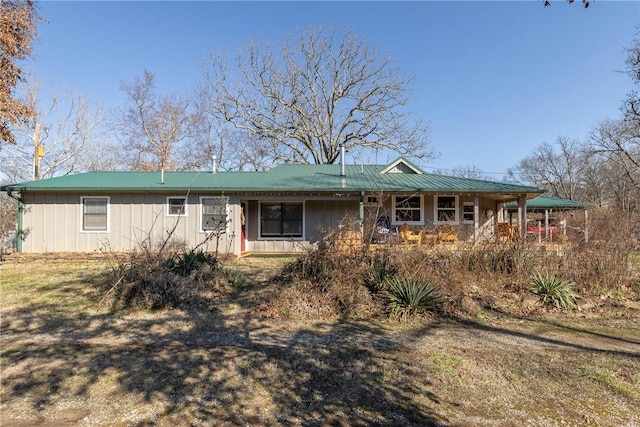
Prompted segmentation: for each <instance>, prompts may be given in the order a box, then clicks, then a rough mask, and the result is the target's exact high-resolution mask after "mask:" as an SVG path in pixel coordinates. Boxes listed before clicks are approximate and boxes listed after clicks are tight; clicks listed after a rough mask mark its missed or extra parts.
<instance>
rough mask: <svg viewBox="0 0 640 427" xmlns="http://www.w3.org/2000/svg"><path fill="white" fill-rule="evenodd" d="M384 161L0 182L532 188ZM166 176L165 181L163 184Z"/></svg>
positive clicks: (83, 186)
mask: <svg viewBox="0 0 640 427" xmlns="http://www.w3.org/2000/svg"><path fill="white" fill-rule="evenodd" d="M386 167H387V165H346V167H345V169H346V171H345V172H346V173H345V176H344V177H341V176H340V165H280V166H276V167H274V168H273V169H271V170H269V171H267V172H218V173H216V174H212V173H211V172H164V174H162V173H161V172H86V173H80V174H76V175H67V176H62V177H57V178H49V179H43V180H40V181H31V182H24V183H20V184H12V185H6V186H3V187H2V188H1V189H2V190H3V191H126V192H130V191H132V192H133V191H144V192H153V191H158V192H170V191H184V190H187V189H191V190H192V191H198V190H202V191H225V192H229V193H234V192H258V193H259V192H265V193H266V192H280V193H281V192H290V193H296V192H350V191H368V192H370V191H391V192H437V193H473V194H496V193H498V194H529V195H530V196H535V195H536V194H541V193H543V192H544V191H545V190H542V189H540V188H536V187H529V186H522V185H515V184H507V183H502V182H493V181H482V180H475V179H467V178H457V177H452V176H445V175H435V174H430V173H421V174H414V173H385V174H381V173H380V172H381V171H383V170H384V169H385V168H386ZM162 180H164V183H163V182H162Z"/></svg>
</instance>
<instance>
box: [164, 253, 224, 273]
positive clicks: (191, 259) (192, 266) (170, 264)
mask: <svg viewBox="0 0 640 427" xmlns="http://www.w3.org/2000/svg"><path fill="white" fill-rule="evenodd" d="M165 266H166V267H167V269H168V270H169V271H171V272H172V273H174V274H177V275H179V276H182V277H187V276H189V275H190V274H191V273H193V272H194V271H198V270H200V269H201V268H202V267H204V266H210V267H212V268H213V269H214V270H215V269H217V268H218V267H219V261H218V258H217V257H216V255H215V254H211V253H208V252H204V251H203V250H202V249H198V250H193V249H191V250H188V251H182V252H178V253H176V254H175V255H174V256H173V257H171V258H168V259H167V260H166V262H165Z"/></svg>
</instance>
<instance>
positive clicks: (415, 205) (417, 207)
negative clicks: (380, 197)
mask: <svg viewBox="0 0 640 427" xmlns="http://www.w3.org/2000/svg"><path fill="white" fill-rule="evenodd" d="M423 207H424V203H423V200H422V196H393V200H392V210H393V212H392V215H393V224H409V225H412V224H413V225H422V224H424V213H423Z"/></svg>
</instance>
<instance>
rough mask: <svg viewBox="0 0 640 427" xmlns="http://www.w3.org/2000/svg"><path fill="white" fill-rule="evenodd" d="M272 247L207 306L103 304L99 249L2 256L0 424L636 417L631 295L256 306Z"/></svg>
mask: <svg viewBox="0 0 640 427" xmlns="http://www.w3.org/2000/svg"><path fill="white" fill-rule="evenodd" d="M282 262H284V261H283V260H262V259H251V258H248V259H245V260H241V261H238V262H236V263H235V264H234V265H233V268H235V269H238V270H240V271H242V272H243V273H244V274H245V276H246V277H247V282H246V284H245V285H243V286H242V287H238V288H237V289H235V290H234V291H233V292H232V293H230V294H229V295H228V296H227V297H225V298H222V299H221V300H220V301H218V302H217V303H216V305H215V306H213V307H210V308H209V309H208V310H206V311H205V310H198V311H190V310H175V309H174V310H162V311H153V312H151V311H146V312H135V313H122V312H110V311H108V310H106V309H102V308H98V307H97V306H96V304H95V301H96V299H95V295H94V292H95V291H94V288H93V287H92V286H91V285H92V283H93V282H94V281H95V280H97V278H98V277H99V275H100V273H101V271H103V269H104V263H103V261H101V260H95V261H82V262H79V261H65V260H56V259H44V260H43V259H39V260H31V259H27V260H25V259H20V260H14V261H10V262H8V263H5V264H3V265H2V267H1V269H0V292H1V294H0V296H1V305H0V316H1V318H0V345H1V351H0V362H1V366H0V369H1V370H0V379H1V381H2V383H1V385H0V420H1V425H2V426H29V425H43V426H60V425H83V426H94V425H95V426H102V425H115V426H128V425H139V426H144V425H160V426H169V425H171V426H172V425H287V426H297V425H452V426H477V425H486V426H521V425H529V426H556V425H558V426H559V425H575V426H579V425H580V426H581V425H594V426H603V425H607V426H614V425H615V426H638V425H640V410H639V409H638V408H640V308H639V307H638V302H637V301H626V300H624V299H614V298H606V299H602V300H601V301H600V302H598V301H596V302H594V303H593V304H592V305H591V309H590V310H586V309H585V310H583V311H581V312H577V313H574V314H570V315H568V314H560V313H555V314H544V315H536V316H518V315H515V314H509V313H508V312H506V311H503V310H499V309H494V310H489V309H486V310H483V311H481V312H480V313H478V314H477V315H475V316H466V317H465V316H459V317H447V318H431V319H422V320H420V321H416V322H412V323H409V324H400V323H397V322H393V321H387V320H378V321H372V322H353V321H331V322H311V321H300V320H295V319H277V318H265V317H263V316H260V315H259V307H260V304H261V303H262V302H264V298H272V297H273V295H274V292H273V288H272V287H273V286H275V285H273V284H270V283H268V282H266V279H267V278H268V277H270V275H271V274H272V272H273V271H275V270H274V269H276V268H277V267H278V265H281V264H282Z"/></svg>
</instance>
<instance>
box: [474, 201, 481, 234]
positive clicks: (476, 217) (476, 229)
mask: <svg viewBox="0 0 640 427" xmlns="http://www.w3.org/2000/svg"><path fill="white" fill-rule="evenodd" d="M479 235H480V197H478V196H475V197H474V198H473V243H474V244H475V243H476V242H477V241H478V238H479V237H480V236H479Z"/></svg>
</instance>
